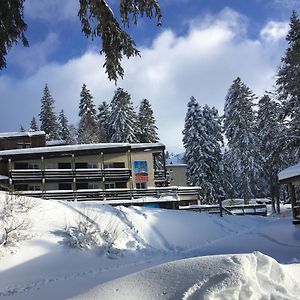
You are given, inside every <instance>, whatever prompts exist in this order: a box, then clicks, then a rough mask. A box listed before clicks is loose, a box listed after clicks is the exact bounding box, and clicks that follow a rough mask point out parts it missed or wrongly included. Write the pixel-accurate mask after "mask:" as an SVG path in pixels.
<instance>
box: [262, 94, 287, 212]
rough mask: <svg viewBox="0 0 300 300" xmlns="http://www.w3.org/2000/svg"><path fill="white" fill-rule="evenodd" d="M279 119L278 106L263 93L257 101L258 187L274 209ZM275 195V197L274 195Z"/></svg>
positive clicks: (279, 149) (279, 161)
mask: <svg viewBox="0 0 300 300" xmlns="http://www.w3.org/2000/svg"><path fill="white" fill-rule="evenodd" d="M279 121H280V106H279V104H278V103H277V102H276V101H275V100H274V99H271V97H270V96H269V95H264V96H263V97H262V98H261V99H260V100H259V102H258V112H257V121H256V126H257V133H258V138H259V139H258V142H259V144H258V149H259V152H260V155H261V158H262V169H261V172H260V173H259V174H260V175H259V180H258V187H259V189H260V196H262V197H271V199H272V200H273V201H272V203H273V210H274V211H275V199H276V198H278V195H277V191H278V189H279V187H278V178H277V174H278V172H279V170H280V168H281V166H282V165H283V161H282V158H283V152H282V151H283V143H282V134H283V132H284V131H283V126H282V124H281V123H280V122H279ZM276 196H277V197H276Z"/></svg>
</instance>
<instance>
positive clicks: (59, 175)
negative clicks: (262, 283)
mask: <svg viewBox="0 0 300 300" xmlns="http://www.w3.org/2000/svg"><path fill="white" fill-rule="evenodd" d="M130 176H131V171H130V170H129V169H125V168H122V169H117V168H114V169H45V170H41V169H22V170H12V171H11V172H10V178H11V179H12V180H13V181H28V180H41V179H43V178H44V179H46V180H58V179H60V180H61V179H63V180H71V179H73V178H76V179H94V180H101V179H103V178H104V179H106V180H109V179H116V178H117V179H122V180H129V178H130Z"/></svg>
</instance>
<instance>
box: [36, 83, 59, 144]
mask: <svg viewBox="0 0 300 300" xmlns="http://www.w3.org/2000/svg"><path fill="white" fill-rule="evenodd" d="M41 102H42V105H41V111H40V114H39V117H40V121H41V130H43V131H45V133H46V139H47V140H50V141H51V140H57V139H58V132H57V131H58V124H57V118H56V115H55V112H54V99H53V98H52V96H51V94H50V91H49V88H48V85H47V84H46V85H45V88H44V95H43V97H42V100H41Z"/></svg>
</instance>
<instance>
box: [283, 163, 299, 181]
mask: <svg viewBox="0 0 300 300" xmlns="http://www.w3.org/2000/svg"><path fill="white" fill-rule="evenodd" d="M298 176H300V163H298V164H296V165H293V166H291V167H288V168H286V169H284V170H282V171H281V172H279V174H278V179H279V180H280V181H283V180H286V179H290V178H294V177H298Z"/></svg>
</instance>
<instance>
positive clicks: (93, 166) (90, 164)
mask: <svg viewBox="0 0 300 300" xmlns="http://www.w3.org/2000/svg"><path fill="white" fill-rule="evenodd" d="M88 168H89V169H97V168H98V166H97V164H95V163H89V164H88Z"/></svg>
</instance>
